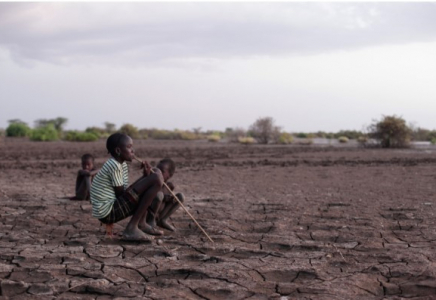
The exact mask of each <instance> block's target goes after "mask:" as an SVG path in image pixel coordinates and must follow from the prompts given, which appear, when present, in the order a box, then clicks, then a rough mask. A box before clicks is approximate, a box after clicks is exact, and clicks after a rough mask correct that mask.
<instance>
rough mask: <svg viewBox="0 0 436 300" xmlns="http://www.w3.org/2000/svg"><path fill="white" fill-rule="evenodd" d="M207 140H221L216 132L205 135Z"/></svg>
mask: <svg viewBox="0 0 436 300" xmlns="http://www.w3.org/2000/svg"><path fill="white" fill-rule="evenodd" d="M207 140H208V141H209V142H215V143H216V142H218V141H219V140H221V137H220V136H219V135H217V134H211V135H208V136H207Z"/></svg>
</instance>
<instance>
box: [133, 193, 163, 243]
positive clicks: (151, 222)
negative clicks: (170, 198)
mask: <svg viewBox="0 0 436 300" xmlns="http://www.w3.org/2000/svg"><path fill="white" fill-rule="evenodd" d="M163 198H164V194H163V193H162V192H161V191H159V192H158V193H157V195H156V197H155V198H154V199H153V202H152V203H151V205H150V206H149V208H148V210H147V214H146V216H144V217H143V218H142V219H141V221H140V222H139V229H141V230H142V231H144V232H145V233H147V234H151V235H163V234H164V232H163V231H162V230H159V229H158V228H157V226H156V215H157V212H158V211H159V207H160V206H161V203H162V200H163Z"/></svg>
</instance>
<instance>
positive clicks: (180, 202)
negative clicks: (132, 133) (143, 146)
mask: <svg viewBox="0 0 436 300" xmlns="http://www.w3.org/2000/svg"><path fill="white" fill-rule="evenodd" d="M133 158H134V159H135V160H136V161H138V162H140V163H141V164H142V161H141V160H140V159H139V158H137V157H136V156H133ZM150 171H151V172H152V173H154V171H153V169H150ZM163 184H164V186H165V187H166V188H167V189H168V190H169V191H170V193H171V195H172V196H173V197H174V199H176V200H177V202H178V203H179V204H180V206H181V207H182V208H183V210H184V211H185V212H186V213H187V214H188V215H189V216H190V217H191V219H192V221H194V223H195V224H196V225H197V226H198V228H200V229H201V231H203V233H204V234H205V235H206V236H207V238H208V239H209V241H211V242H212V243H214V241H213V240H212V238H211V237H210V236H209V235H208V234H207V233H206V231H204V229H203V227H201V226H200V224H198V222H197V221H196V220H195V218H194V217H193V216H192V215H191V213H190V212H189V211H188V210H187V209H186V207H185V206H184V205H183V203H182V201H180V200H179V198H177V196H176V194H174V192H173V191H172V190H171V189H170V188H169V187H168V185H167V184H166V183H165V182H164V183H163Z"/></svg>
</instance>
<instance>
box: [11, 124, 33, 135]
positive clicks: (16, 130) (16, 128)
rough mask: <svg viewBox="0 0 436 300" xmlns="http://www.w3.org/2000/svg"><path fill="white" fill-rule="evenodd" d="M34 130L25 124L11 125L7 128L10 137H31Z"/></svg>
mask: <svg viewBox="0 0 436 300" xmlns="http://www.w3.org/2000/svg"><path fill="white" fill-rule="evenodd" d="M31 131H32V130H31V129H30V128H29V126H27V124H25V123H11V124H9V126H8V128H6V136H10V137H25V136H29V134H30V132H31Z"/></svg>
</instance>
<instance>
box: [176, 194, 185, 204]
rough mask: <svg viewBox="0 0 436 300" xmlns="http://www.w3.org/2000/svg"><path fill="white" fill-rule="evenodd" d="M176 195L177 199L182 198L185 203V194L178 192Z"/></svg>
mask: <svg viewBox="0 0 436 300" xmlns="http://www.w3.org/2000/svg"><path fill="white" fill-rule="evenodd" d="M176 196H177V199H179V200H180V202H182V203H183V202H184V201H185V196H184V195H183V194H182V193H177V194H176Z"/></svg>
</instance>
